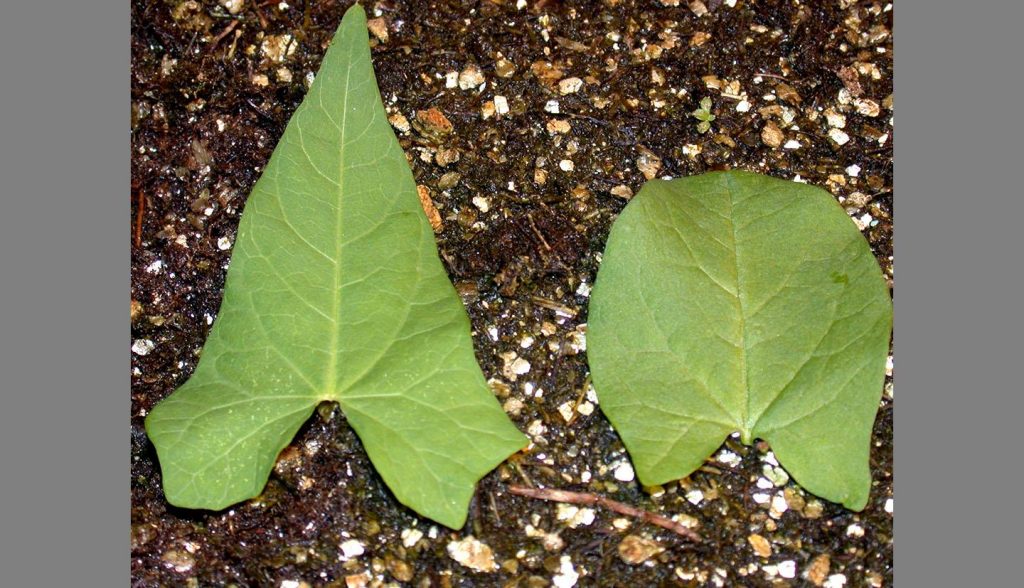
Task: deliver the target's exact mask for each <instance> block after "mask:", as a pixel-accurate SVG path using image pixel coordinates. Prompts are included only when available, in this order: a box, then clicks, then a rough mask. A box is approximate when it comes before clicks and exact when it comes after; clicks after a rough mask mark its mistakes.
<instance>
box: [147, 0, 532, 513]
mask: <svg viewBox="0 0 1024 588" xmlns="http://www.w3.org/2000/svg"><path fill="white" fill-rule="evenodd" d="M322 401H336V402H338V403H339V405H340V406H341V409H342V410H343V411H344V413H345V415H346V417H347V419H348V422H349V424H351V425H352V427H353V428H354V429H355V431H356V433H358V435H359V437H360V439H361V440H362V442H363V445H364V446H365V448H366V451H367V453H368V454H369V456H370V459H371V460H372V461H373V464H374V466H375V467H376V468H377V471H378V472H379V473H380V475H381V477H383V479H384V481H385V482H386V483H387V484H388V486H389V487H390V488H391V490H392V491H393V492H394V494H395V497H396V498H398V500H399V501H401V502H402V503H404V504H406V505H408V506H409V507H411V508H412V509H414V510H415V511H417V512H418V513H420V514H422V515H424V516H426V517H429V518H431V519H434V520H435V521H438V522H440V523H443V524H445V525H447V526H449V527H453V528H458V527H461V526H462V525H463V524H464V522H465V519H466V513H467V508H468V504H469V500H470V498H471V496H472V494H473V491H474V486H475V484H476V482H477V480H479V479H480V477H481V476H482V475H483V474H485V473H486V472H488V471H490V470H491V469H492V468H494V467H495V466H496V465H497V464H499V463H500V462H501V461H503V460H504V459H505V458H506V457H508V456H509V455H510V454H511V453H513V452H515V451H517V450H518V449H520V448H522V447H523V446H524V445H525V444H526V438H525V437H524V436H523V435H522V434H521V433H519V431H518V430H516V428H515V427H514V426H513V425H512V423H511V422H510V421H509V420H508V418H507V417H506V415H505V413H504V412H503V411H502V409H501V407H500V406H499V405H498V402H497V400H496V399H495V398H494V397H493V395H492V394H491V392H490V390H489V388H488V386H487V383H486V381H485V380H484V376H483V374H482V373H481V371H480V368H479V366H478V365H477V363H476V359H475V357H474V354H473V345H472V340H471V338H470V325H469V320H468V317H467V315H466V311H465V309H464V308H463V306H462V304H461V301H460V299H459V297H458V295H457V294H456V292H455V289H454V287H453V286H452V284H451V282H450V281H449V280H448V277H447V275H446V273H445V270H444V267H443V266H442V265H441V261H440V259H439V258H438V254H437V248H436V245H435V242H434V237H433V232H432V231H431V228H430V226H429V224H428V223H427V219H426V217H425V215H424V213H423V210H422V208H421V206H420V203H419V199H418V197H417V193H416V185H415V183H414V181H413V177H412V173H411V171H410V170H409V167H408V163H407V162H406V159H405V154H404V153H403V152H402V149H401V147H400V146H399V144H398V141H397V140H396V139H395V136H394V134H393V132H392V131H391V128H390V126H389V124H388V122H387V116H386V114H385V111H384V108H383V105H382V104H381V99H380V94H379V92H378V90H377V83H376V80H375V78H374V75H373V68H372V65H371V61H370V50H369V41H368V36H367V29H366V16H365V14H364V12H363V9H362V8H361V7H359V6H358V5H356V6H353V7H352V8H351V9H350V10H348V11H347V12H346V13H345V16H344V19H343V20H342V23H341V25H340V27H339V29H338V32H337V33H336V35H335V39H334V41H333V43H332V45H331V47H330V49H329V50H328V51H327V55H326V56H325V57H324V60H323V64H322V66H321V68H320V72H319V73H318V75H317V77H316V81H315V82H314V83H313V85H312V87H311V88H310V89H309V93H308V94H307V96H306V98H305V99H304V100H303V102H302V104H301V106H299V108H298V110H296V112H295V114H294V115H293V116H292V119H291V121H290V122H289V123H288V127H287V129H286V130H285V133H284V136H283V137H282V138H281V141H280V143H279V144H278V146H277V148H276V149H275V151H274V153H273V155H272V156H271V158H270V162H269V163H268V165H267V168H266V170H265V171H264V173H263V176H262V177H261V178H260V180H259V181H258V182H257V183H256V186H255V187H254V188H253V191H252V194H251V195H250V197H249V199H248V201H247V203H246V206H245V211H244V213H243V215H242V218H241V221H240V225H239V229H238V237H237V239H236V244H235V250H234V253H233V256H232V259H231V266H230V269H229V271H228V275H227V283H226V285H225V290H224V298H223V302H222V304H221V309H220V312H219V316H218V317H217V320H216V322H215V323H214V325H213V329H212V331H211V333H210V336H209V339H208V340H207V342H206V345H205V346H204V348H203V354H202V357H201V359H200V361H199V364H198V366H197V367H196V370H195V373H194V374H193V375H192V377H191V378H190V379H189V380H188V381H187V382H186V383H185V384H184V385H183V386H181V388H179V389H178V390H177V391H175V392H174V393H173V394H172V395H171V396H170V397H168V398H167V399H166V400H164V401H163V402H161V403H160V404H159V405H158V406H156V407H155V408H154V409H153V411H152V412H151V413H150V415H149V416H148V418H147V419H146V430H147V432H148V433H149V436H150V438H151V439H152V441H153V444H154V445H155V446H156V450H157V453H158V456H159V459H160V464H161V468H162V470H163V481H164V490H165V492H166V495H167V499H168V501H169V502H171V503H172V504H175V505H177V506H181V507H187V508H204V509H221V508H224V507H227V506H229V505H231V504H233V503H236V502H239V501H241V500H245V499H247V498H251V497H253V496H256V495H258V494H259V493H260V492H261V491H262V489H263V487H264V485H265V483H266V481H267V478H268V476H269V474H270V471H271V468H272V467H273V465H274V462H275V459H276V457H277V455H278V453H279V452H280V451H281V450H282V449H283V448H284V447H285V446H286V445H288V443H289V442H290V441H291V440H292V438H293V437H294V435H295V433H296V431H298V429H299V427H300V426H301V425H302V424H303V423H304V422H305V421H306V420H307V419H308V418H309V416H310V414H311V413H312V412H313V410H314V408H315V407H316V406H317V404H318V403H320V402H322Z"/></svg>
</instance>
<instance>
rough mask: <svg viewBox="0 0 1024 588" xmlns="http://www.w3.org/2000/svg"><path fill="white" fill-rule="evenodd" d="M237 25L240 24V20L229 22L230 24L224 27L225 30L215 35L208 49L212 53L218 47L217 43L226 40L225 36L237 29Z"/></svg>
mask: <svg viewBox="0 0 1024 588" xmlns="http://www.w3.org/2000/svg"><path fill="white" fill-rule="evenodd" d="M237 26H238V21H237V20H233V21H231V22H229V23H228V26H226V27H224V30H223V31H221V32H220V33H219V34H218V35H217V36H216V37H214V38H213V40H212V41H210V45H209V47H207V49H206V50H207V51H209V52H210V53H212V52H213V51H214V50H215V49H216V48H217V45H218V44H220V42H221V41H223V40H224V37H226V36H228V35H230V34H231V31H233V30H235V27H237Z"/></svg>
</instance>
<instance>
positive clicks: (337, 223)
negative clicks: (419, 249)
mask: <svg viewBox="0 0 1024 588" xmlns="http://www.w3.org/2000/svg"><path fill="white" fill-rule="evenodd" d="M351 77H352V62H351V61H349V62H348V64H347V67H346V68H345V83H344V84H343V86H342V89H343V92H342V98H341V125H340V126H341V129H340V132H339V133H338V136H339V140H338V150H337V153H338V197H337V208H336V210H337V214H335V216H334V260H335V261H334V290H333V292H332V299H331V315H332V316H333V317H334V327H333V330H332V331H331V343H330V347H329V348H328V353H329V354H330V355H329V359H328V362H327V370H326V374H325V377H324V380H325V381H324V396H325V397H326V398H329V399H331V400H335V401H337V400H340V399H339V398H338V391H337V389H336V387H337V384H338V342H339V340H340V335H341V275H342V271H341V233H342V229H341V221H342V213H341V209H342V200H343V197H344V192H345V133H346V132H347V131H348V92H349V81H350V80H351ZM319 91H320V92H323V90H322V89H321V90H319ZM321 104H323V101H322V100H321Z"/></svg>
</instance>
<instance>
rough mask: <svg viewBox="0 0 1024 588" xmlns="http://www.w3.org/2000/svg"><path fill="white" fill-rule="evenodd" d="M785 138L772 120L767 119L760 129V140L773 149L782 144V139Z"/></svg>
mask: <svg viewBox="0 0 1024 588" xmlns="http://www.w3.org/2000/svg"><path fill="white" fill-rule="evenodd" d="M785 138H786V136H785V135H784V134H783V133H782V131H781V130H779V127H778V125H776V124H775V123H774V122H771V121H768V122H767V123H765V125H764V128H763V129H761V141H763V142H764V144H765V145H767V146H769V147H771V148H773V149H777V148H778V147H779V145H782V140H783V139H785Z"/></svg>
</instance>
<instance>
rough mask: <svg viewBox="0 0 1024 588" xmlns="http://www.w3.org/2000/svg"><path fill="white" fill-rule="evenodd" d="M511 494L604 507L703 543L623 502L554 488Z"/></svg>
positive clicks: (516, 490)
mask: <svg viewBox="0 0 1024 588" xmlns="http://www.w3.org/2000/svg"><path fill="white" fill-rule="evenodd" d="M508 490H509V492H511V493H512V494H516V495H518V496H526V497H527V498H536V499H538V500H551V501H553V502H567V503H569V504H584V505H587V506H593V505H598V506H603V507H605V508H607V509H608V510H612V511H615V512H617V513H619V514H623V515H626V516H630V517H636V518H638V519H640V520H642V521H644V522H646V523H651V524H652V525H657V526H659V527H662V528H664V529H668V530H669V531H672V532H673V533H676V534H678V535H682V536H683V537H686V538H687V539H689V540H690V541H693V542H694V543H700V542H702V541H703V539H702V538H701V536H700V535H698V534H697V532H695V531H693V530H691V529H689V528H687V527H684V526H683V525H681V524H679V523H677V522H675V521H673V520H672V519H670V518H668V517H665V516H662V515H659V514H655V513H653V512H648V511H645V510H640V509H639V508H635V507H632V506H629V505H628V504H623V503H621V502H618V501H615V500H612V499H610V498H605V497H604V496H598V495H596V494H590V493H589V492H570V491H568V490H555V489H553V488H527V487H525V486H514V485H513V486H509V487H508Z"/></svg>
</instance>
